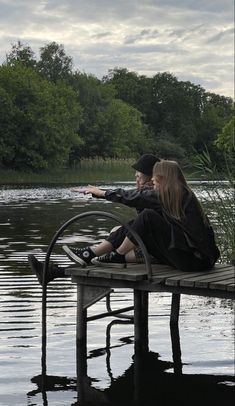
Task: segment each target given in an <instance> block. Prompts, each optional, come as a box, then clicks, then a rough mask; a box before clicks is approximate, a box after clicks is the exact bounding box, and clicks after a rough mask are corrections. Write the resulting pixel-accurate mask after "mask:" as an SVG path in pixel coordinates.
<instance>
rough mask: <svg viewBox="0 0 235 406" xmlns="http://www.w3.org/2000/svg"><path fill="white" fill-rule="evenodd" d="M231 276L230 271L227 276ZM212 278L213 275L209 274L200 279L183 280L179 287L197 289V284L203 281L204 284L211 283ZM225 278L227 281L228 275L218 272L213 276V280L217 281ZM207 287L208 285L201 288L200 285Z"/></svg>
mask: <svg viewBox="0 0 235 406" xmlns="http://www.w3.org/2000/svg"><path fill="white" fill-rule="evenodd" d="M230 275H231V271H230V270H229V271H228V275H227V276H230ZM211 276H212V275H209V273H208V274H204V275H200V276H199V277H195V278H185V279H182V280H181V281H180V283H179V285H180V286H187V287H195V284H196V283H200V282H203V281H204V282H208V281H211V280H212V279H211ZM223 277H225V279H226V275H225V274H224V273H223V272H217V273H216V274H215V275H214V276H213V279H214V280H217V278H218V279H219V280H222V279H223ZM206 286H207V285H204V284H203V286H201V284H200V287H206ZM198 287H199V286H198Z"/></svg>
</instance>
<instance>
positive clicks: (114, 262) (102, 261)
mask: <svg viewBox="0 0 235 406" xmlns="http://www.w3.org/2000/svg"><path fill="white" fill-rule="evenodd" d="M91 262H92V264H93V265H97V266H105V267H111V268H126V260H125V255H121V254H119V253H118V252H116V251H111V252H110V253H109V254H105V255H102V256H101V257H96V258H93V259H92V260H91Z"/></svg>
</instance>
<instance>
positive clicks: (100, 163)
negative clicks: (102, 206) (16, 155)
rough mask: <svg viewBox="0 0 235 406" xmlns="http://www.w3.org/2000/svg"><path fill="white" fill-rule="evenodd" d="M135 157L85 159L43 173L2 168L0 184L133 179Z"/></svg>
mask: <svg viewBox="0 0 235 406" xmlns="http://www.w3.org/2000/svg"><path fill="white" fill-rule="evenodd" d="M133 162H134V160H133V159H115V160H114V159H107V160H104V159H84V160H82V161H81V164H80V165H79V166H77V167H76V168H74V169H67V168H56V169H50V170H47V171H44V172H42V173H29V172H21V171H13V170H4V169H2V170H0V184H2V185H10V184H15V185H17V184H57V185H59V184H76V183H90V182H106V183H108V182H114V181H131V180H133V175H134V170H133V169H132V168H131V165H132V164H133Z"/></svg>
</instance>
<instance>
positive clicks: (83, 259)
mask: <svg viewBox="0 0 235 406" xmlns="http://www.w3.org/2000/svg"><path fill="white" fill-rule="evenodd" d="M62 248H63V250H64V251H65V252H66V254H67V256H68V257H69V259H71V261H73V262H76V263H78V264H80V265H82V267H83V268H85V267H86V266H87V265H88V264H89V263H90V262H91V259H92V258H94V257H95V254H94V252H92V250H91V249H90V247H85V248H73V247H68V246H67V245H63V247H62Z"/></svg>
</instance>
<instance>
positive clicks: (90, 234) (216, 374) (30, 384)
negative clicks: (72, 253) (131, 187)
mask: <svg viewBox="0 0 235 406" xmlns="http://www.w3.org/2000/svg"><path fill="white" fill-rule="evenodd" d="M126 187H128V186H127V185H126ZM195 188H196V192H197V194H198V195H199V196H200V195H202V194H203V192H202V189H200V187H196V186H195ZM89 210H103V211H108V212H110V211H111V212H115V213H118V214H121V215H122V217H123V218H126V219H127V218H129V217H130V216H133V215H134V213H135V212H134V211H133V210H132V209H128V208H124V207H121V206H119V205H115V204H112V203H108V202H105V201H98V200H96V199H92V198H88V197H87V196H86V197H83V196H81V195H77V194H74V193H72V192H71V191H70V189H69V188H67V187H66V188H43V187H42V188H34V189H32V188H24V189H19V188H17V189H16V188H10V187H8V188H3V187H2V188H1V189H0V248H1V250H0V291H1V297H0V303H1V306H0V315H1V318H0V332H1V333H0V405H1V406H16V405H17V406H25V405H27V406H41V405H43V406H59V405H60V406H67V405H69V406H70V405H71V406H72V405H80V406H83V405H84V404H86V405H90V406H101V405H102V406H104V405H112V406H124V405H132V404H134V398H135V396H136V395H135V391H136V386H134V382H135V381H134V376H136V375H135V374H134V369H135V368H136V365H137V362H136V360H135V359H133V353H134V348H133V324H131V323H129V322H127V321H120V320H119V321H118V319H114V318H111V317H110V318H105V319H100V320H96V321H92V322H89V324H88V378H87V381H86V383H85V386H86V388H87V393H88V395H89V399H88V400H87V402H86V403H83V402H82V400H81V397H80V398H79V397H78V400H77V392H76V379H77V377H76V354H75V327H76V324H75V320H76V311H75V305H76V289H75V285H73V284H72V283H71V282H70V281H69V280H68V279H58V280H56V281H54V282H53V283H51V284H49V287H48V319H47V320H48V321H47V323H48V350H47V353H48V355H47V374H48V375H50V380H49V384H50V385H49V387H48V388H47V391H46V393H44V392H43V393H42V392H41V389H40V388H41V386H40V375H41V287H40V286H39V285H38V283H37V281H36V278H35V277H34V276H33V275H31V274H30V270H29V268H28V265H27V255H28V254H29V253H33V254H35V255H36V256H37V258H39V259H43V258H44V256H45V252H46V249H47V245H48V243H49V242H50V240H51V238H52V236H53V235H54V233H55V232H56V231H57V230H58V228H59V227H60V226H61V225H62V224H63V223H64V222H65V221H67V220H68V219H69V218H71V217H73V216H74V215H76V214H79V213H82V212H85V211H89ZM113 225H114V223H112V222H111V221H109V220H105V221H104V220H100V219H94V218H93V217H91V218H89V220H87V219H86V221H82V222H80V223H78V224H75V225H73V226H71V227H70V228H69V229H68V230H67V231H66V232H65V233H64V235H63V237H62V238H61V239H60V240H59V242H58V243H57V245H56V247H55V249H54V251H53V255H52V258H53V260H54V261H55V262H57V263H60V264H63V265H64V266H67V265H68V264H70V262H69V260H68V259H67V257H66V256H65V255H63V252H62V250H61V245H62V244H64V243H67V244H71V243H78V244H80V245H83V244H86V243H87V242H88V243H93V242H97V241H99V240H101V239H102V238H103V237H104V236H105V235H106V234H107V233H108V230H109V229H110V228H111V227H112V226H113ZM132 304H133V301H132V293H131V292H130V291H128V290H117V291H115V292H114V294H113V299H112V307H113V309H116V308H119V307H121V306H123V307H124V306H125V307H126V306H131V305H132ZM170 304H171V295H170V294H167V293H164V294H159V293H158V294H156V293H152V294H151V295H150V317H149V339H150V351H151V352H150V353H149V357H147V358H146V360H145V362H144V365H142V366H141V372H142V376H141V379H140V381H139V382H138V385H137V389H138V391H139V395H138V396H139V401H140V404H141V405H143V406H150V405H160V406H162V405H164V406H168V405H178V404H180V405H199V404H200V405H204V404H205V405H213V406H214V405H222V404H226V405H232V404H233V401H232V399H233V398H232V391H233V385H234V378H233V375H234V362H233V359H234V350H233V327H234V324H233V309H232V303H231V301H226V300H222V299H212V298H198V297H194V296H182V306H181V314H180V344H181V352H182V362H183V371H182V372H183V373H182V375H178V374H176V373H175V372H174V368H173V367H174V365H173V360H172V348H171V339H170V329H169V312H170ZM104 311H106V304H105V300H102V301H100V302H99V303H97V304H96V305H94V306H92V307H91V308H90V309H89V315H93V314H96V313H101V312H104ZM222 399H223V400H222ZM137 403H138V401H137Z"/></svg>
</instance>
